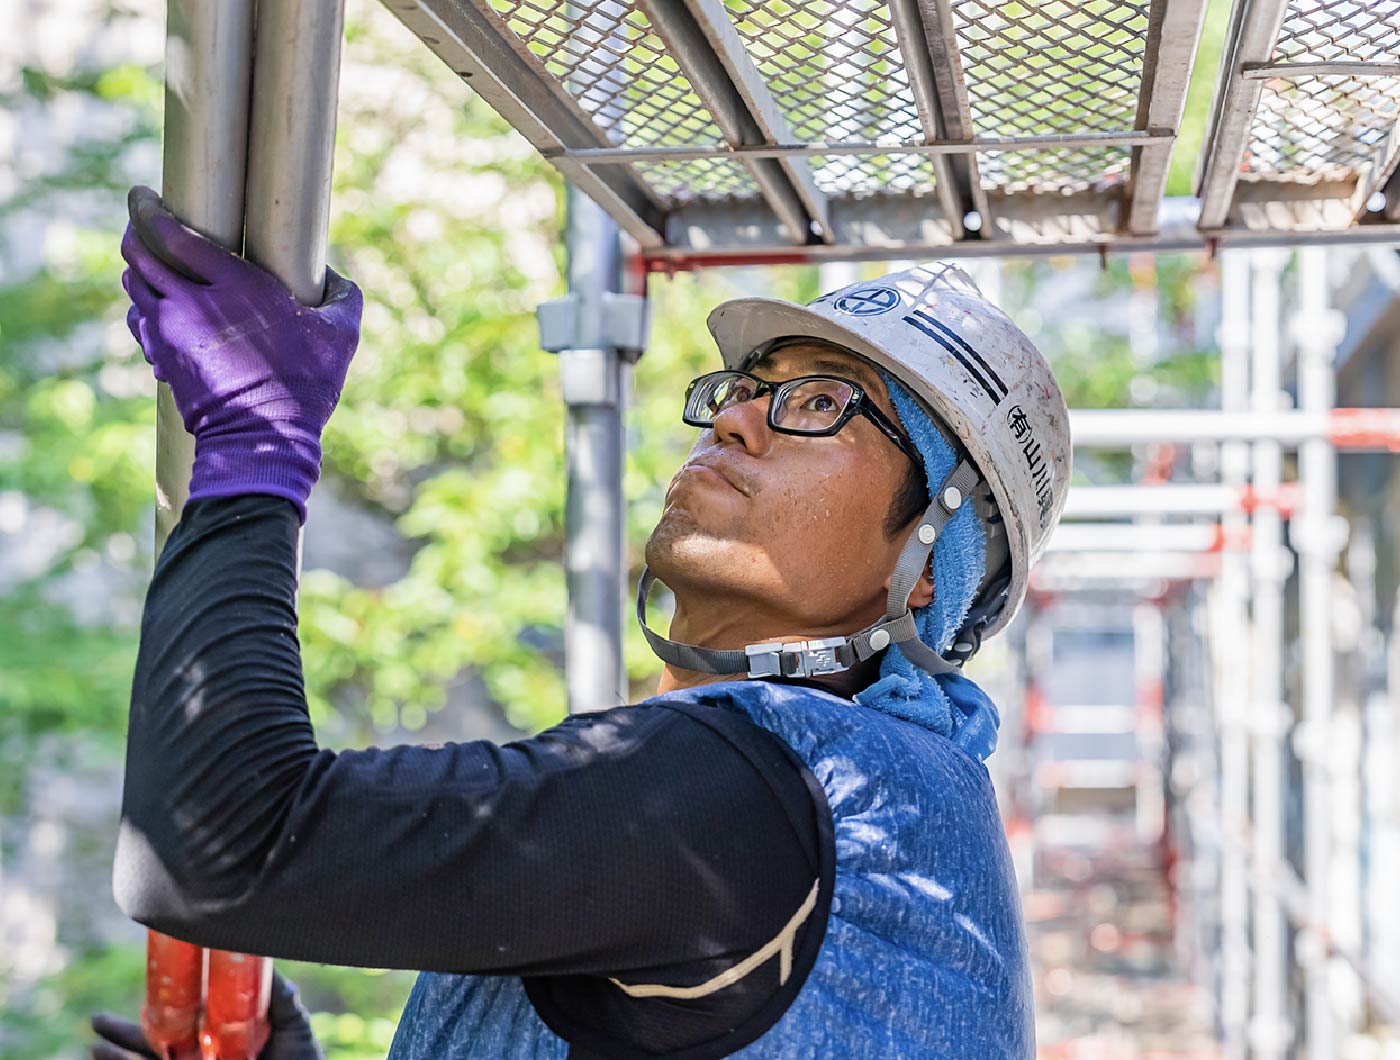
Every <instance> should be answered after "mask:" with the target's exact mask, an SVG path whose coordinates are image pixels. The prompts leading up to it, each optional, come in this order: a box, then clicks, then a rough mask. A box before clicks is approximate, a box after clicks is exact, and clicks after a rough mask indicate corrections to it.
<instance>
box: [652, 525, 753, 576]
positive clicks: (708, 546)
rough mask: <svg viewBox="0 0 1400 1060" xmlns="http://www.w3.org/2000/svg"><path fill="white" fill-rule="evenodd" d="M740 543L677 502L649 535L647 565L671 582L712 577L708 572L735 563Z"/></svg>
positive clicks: (657, 574)
mask: <svg viewBox="0 0 1400 1060" xmlns="http://www.w3.org/2000/svg"><path fill="white" fill-rule="evenodd" d="M736 551H738V546H737V543H736V542H734V541H732V540H729V539H728V538H725V537H721V536H719V535H718V534H716V533H715V531H714V530H713V529H711V528H709V527H706V526H704V525H703V524H702V523H701V522H700V521H699V520H697V519H696V518H695V516H694V514H693V513H691V512H690V511H689V510H687V509H685V508H682V507H679V506H673V507H668V508H667V509H666V511H664V512H663V513H662V515H661V519H660V521H659V522H657V524H656V527H655V529H653V530H652V532H651V537H649V538H648V539H647V544H646V561H647V566H648V567H650V568H651V570H652V571H653V572H654V573H655V574H656V576H657V577H658V578H660V579H661V580H662V581H664V582H667V583H668V584H674V580H676V579H682V580H697V578H698V579H699V580H708V572H712V571H715V570H722V569H725V568H726V567H730V566H732V564H733V562H734V557H735V553H736Z"/></svg>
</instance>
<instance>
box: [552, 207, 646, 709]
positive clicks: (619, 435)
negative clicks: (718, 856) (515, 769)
mask: <svg viewBox="0 0 1400 1060" xmlns="http://www.w3.org/2000/svg"><path fill="white" fill-rule="evenodd" d="M567 240H568V249H569V291H570V294H571V295H572V296H573V297H574V298H575V299H576V305H577V314H578V315H577V318H576V333H577V334H579V335H593V336H598V335H602V334H604V333H605V328H604V325H603V323H602V318H603V314H604V313H605V312H606V306H605V301H606V299H605V295H607V294H609V293H611V292H615V291H618V290H619V289H620V286H621V280H622V252H621V246H620V243H619V239H618V233H617V225H616V224H615V223H614V222H613V220H612V219H611V218H610V217H608V215H607V214H606V213H604V212H603V211H602V209H601V208H599V207H598V206H597V205H596V204H595V203H594V202H593V201H592V200H591V199H589V198H587V197H586V196H584V195H583V194H581V193H580V192H579V191H578V189H576V188H574V187H572V186H570V188H569V221H568V233H567ZM559 380H560V388H561V390H562V392H563V398H564V404H565V406H566V414H567V416H568V420H567V423H566V425H565V429H564V450H565V463H566V475H567V487H566V488H567V493H566V496H565V511H564V527H565V529H564V532H565V544H564V570H565V574H566V577H567V579H568V586H569V610H568V616H567V619H566V621H565V626H564V660H565V670H566V682H567V685H568V696H569V710H570V711H571V712H577V711H582V710H606V709H607V708H609V707H615V706H618V705H619V704H622V703H625V702H627V679H626V671H625V669H624V668H623V665H622V616H623V600H624V597H625V593H626V585H625V582H626V577H627V562H626V552H625V534H624V512H625V509H624V505H623V490H622V470H623V456H624V453H625V439H624V435H623V422H622V414H623V410H624V409H625V408H626V404H627V394H628V383H629V381H630V366H629V365H628V363H627V362H626V361H625V360H624V359H623V357H622V356H621V354H620V353H619V351H618V350H617V349H616V348H613V347H608V346H602V345H600V346H596V347H589V348H582V349H565V350H562V351H561V352H560V354H559Z"/></svg>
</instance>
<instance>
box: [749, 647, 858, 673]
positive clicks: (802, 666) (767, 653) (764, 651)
mask: <svg viewBox="0 0 1400 1060" xmlns="http://www.w3.org/2000/svg"><path fill="white" fill-rule="evenodd" d="M846 643H847V642H846V638H845V637H827V638H825V639H823V640H799V641H795V642H794V643H792V644H782V643H779V642H778V641H772V642H769V643H767V644H749V645H747V646H746V647H745V648H744V654H745V655H746V656H748V660H749V676H750V677H815V676H817V675H819V674H837V673H840V672H841V671H842V670H847V669H849V668H850V663H849V662H846V661H844V660H843V659H842V657H841V653H840V649H841V648H844V647H846Z"/></svg>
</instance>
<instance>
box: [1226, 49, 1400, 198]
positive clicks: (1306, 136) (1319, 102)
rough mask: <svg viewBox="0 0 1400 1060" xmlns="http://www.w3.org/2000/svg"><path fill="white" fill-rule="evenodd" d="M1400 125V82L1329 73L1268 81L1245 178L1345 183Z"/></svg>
mask: <svg viewBox="0 0 1400 1060" xmlns="http://www.w3.org/2000/svg"><path fill="white" fill-rule="evenodd" d="M1397 120H1400V78H1359V77H1348V76H1345V75H1338V74H1329V75H1325V76H1319V77H1300V78H1297V79H1293V80H1283V79H1274V80H1271V81H1269V82H1267V83H1266V84H1265V86H1264V91H1263V93H1262V95H1261V96H1260V100H1259V111H1258V113H1257V114H1256V116H1255V119H1254V127H1253V133H1252V136H1251V140H1250V145H1249V153H1248V154H1247V155H1246V156H1245V172H1244V174H1243V175H1244V176H1245V177H1246V178H1254V179H1259V178H1261V177H1266V178H1272V179H1282V180H1290V181H1296V182H1299V183H1308V184H1312V183H1317V182H1320V181H1327V180H1346V179H1349V178H1351V177H1353V176H1355V173H1356V169H1357V168H1358V167H1359V166H1361V165H1364V164H1366V163H1369V162H1371V161H1372V160H1373V158H1374V157H1375V154H1376V152H1377V151H1378V150H1379V149H1380V148H1381V147H1382V145H1383V144H1384V142H1385V139H1386V137H1387V135H1388V134H1389V132H1390V130H1391V128H1392V127H1393V126H1394V125H1395V123H1396V121H1397Z"/></svg>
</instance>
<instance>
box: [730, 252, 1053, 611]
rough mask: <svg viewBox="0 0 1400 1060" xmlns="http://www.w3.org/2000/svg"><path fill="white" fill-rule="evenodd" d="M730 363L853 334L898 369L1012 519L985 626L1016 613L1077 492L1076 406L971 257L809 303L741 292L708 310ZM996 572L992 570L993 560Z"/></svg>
mask: <svg viewBox="0 0 1400 1060" xmlns="http://www.w3.org/2000/svg"><path fill="white" fill-rule="evenodd" d="M709 327H710V332H711V333H712V334H713V335H714V337H715V342H716V343H717V344H718V346H719V349H720V353H721V354H722V355H723V356H724V363H725V367H727V368H732V369H738V368H745V367H747V365H748V364H749V363H751V359H752V358H753V357H754V355H755V354H761V353H762V351H763V347H765V346H766V345H767V344H768V343H770V342H772V341H773V340H775V339H779V338H785V337H788V336H803V337H810V338H814V339H822V340H825V341H827V342H833V343H836V344H837V345H840V346H844V347H846V348H847V349H849V350H852V351H853V352H855V353H857V354H859V355H861V356H862V357H865V358H867V359H869V360H870V361H871V362H873V363H874V364H875V365H877V366H878V367H880V368H883V369H884V370H886V371H888V372H889V373H890V374H891V375H892V376H894V377H895V378H896V379H898V380H899V382H900V383H902V384H903V385H904V386H905V387H906V388H907V389H908V390H909V391H910V392H911V393H913V394H914V395H915V396H916V397H918V398H919V399H920V400H921V401H923V402H924V404H925V405H927V406H928V408H929V409H930V410H931V411H932V412H933V413H934V415H935V417H936V418H937V419H939V420H941V421H942V422H943V424H945V425H946V426H947V427H948V428H950V429H951V431H952V432H953V433H954V434H955V435H956V436H957V438H958V440H959V441H960V442H961V444H962V445H963V446H964V448H965V449H966V451H967V454H968V456H969V458H970V459H971V460H972V462H973V464H975V465H976V468H977V470H978V471H979V472H980V473H981V475H982V477H983V478H985V480H986V482H987V484H988V486H989V487H990V489H991V492H992V496H993V498H994V499H995V501H996V504H997V507H998V509H999V512H1000V514H1001V517H1002V519H1003V521H1004V524H1005V528H1006V537H1007V549H1008V552H1009V556H1010V563H1011V582H1010V585H1009V587H1008V589H1007V592H1006V595H1005V597H1004V599H1003V602H1002V603H1001V605H1000V608H999V609H997V610H993V611H991V612H990V613H989V619H988V624H987V626H986V630H985V635H987V636H990V635H991V634H993V633H996V632H997V631H998V630H1000V629H1002V628H1004V627H1005V626H1006V624H1007V623H1008V622H1010V621H1011V619H1012V617H1013V616H1014V615H1015V613H1016V611H1017V609H1018V608H1019V607H1020V606H1021V601H1022V600H1024V599H1025V595H1026V584H1027V579H1028V577H1029V574H1030V568H1031V565H1032V564H1033V563H1035V561H1036V560H1037V559H1038V558H1039V557H1040V554H1041V552H1042V551H1043V550H1044V548H1045V543H1046V541H1047V540H1049V537H1050V533H1051V531H1052V530H1054V528H1055V524H1056V523H1057V522H1058V521H1059V518H1060V512H1061V511H1062V510H1063V509H1064V505H1065V498H1066V496H1067V495H1068V492H1069V477H1070V451H1071V445H1070V433H1069V411H1068V409H1066V408H1065V400H1064V396H1063V395H1062V394H1061V393H1060V387H1059V384H1057V383H1056V382H1055V376H1054V374H1053V373H1052V372H1051V370H1050V365H1049V363H1048V362H1047V361H1046V360H1045V358H1044V356H1042V355H1041V353H1040V351H1039V350H1037V349H1036V348H1035V344H1034V343H1032V342H1031V340H1030V339H1029V338H1027V337H1026V335H1025V333H1024V332H1023V331H1021V329H1020V328H1018V327H1017V326H1016V325H1015V324H1013V323H1012V322H1011V320H1010V318H1009V317H1007V315H1006V314H1005V313H1003V312H1002V311H1001V310H1000V309H998V308H997V307H996V306H994V305H992V304H991V303H990V302H988V301H987V300H986V299H985V298H983V297H982V293H981V292H980V291H979V290H978V289H977V285H976V284H975V283H973V281H972V279H971V277H969V276H968V275H967V274H966V273H965V272H963V271H962V270H961V269H959V268H957V267H956V266H953V265H948V264H945V263H932V264H929V265H919V266H915V267H914V268H912V269H906V270H904V271H903V272H896V273H891V274H890V275H888V276H883V277H881V278H880V279H878V280H872V281H869V282H866V283H854V284H850V285H849V286H846V287H843V288H841V289H840V290H838V291H833V292H832V293H830V294H825V295H822V297H820V298H818V299H817V300H816V301H815V302H813V303H811V304H810V305H807V306H802V305H797V304H795V303H793V302H787V301H783V300H782V299H777V298H735V299H731V300H730V301H728V302H725V303H723V304H722V305H720V306H717V307H716V308H715V310H714V311H713V312H711V313H710V317H709ZM989 573H991V572H989Z"/></svg>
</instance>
